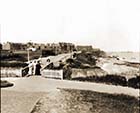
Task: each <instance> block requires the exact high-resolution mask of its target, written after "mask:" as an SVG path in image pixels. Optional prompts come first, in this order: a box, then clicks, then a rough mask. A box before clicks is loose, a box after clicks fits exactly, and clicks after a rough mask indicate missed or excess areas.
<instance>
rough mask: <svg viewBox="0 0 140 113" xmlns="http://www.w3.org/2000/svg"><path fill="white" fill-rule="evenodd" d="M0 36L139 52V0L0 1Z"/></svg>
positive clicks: (5, 38)
mask: <svg viewBox="0 0 140 113" xmlns="http://www.w3.org/2000/svg"><path fill="white" fill-rule="evenodd" d="M0 39H1V42H2V43H3V42H7V41H9V42H24V43H26V42H29V41H32V42H37V43H53V42H54V43H57V42H72V43H74V44H77V45H80V44H83V45H92V46H93V47H96V48H101V49H103V50H105V51H139V49H140V47H139V46H140V0H0Z"/></svg>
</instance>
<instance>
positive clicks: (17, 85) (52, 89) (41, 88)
mask: <svg viewBox="0 0 140 113" xmlns="http://www.w3.org/2000/svg"><path fill="white" fill-rule="evenodd" d="M4 79H5V80H8V81H9V82H12V83H14V86H13V87H7V88H2V89H1V106H2V107H1V108H2V109H1V112H2V113H30V112H31V111H32V109H33V108H34V105H35V104H36V102H37V101H38V100H39V99H40V98H42V97H43V96H44V95H48V94H53V95H54V98H55V93H57V92H58V91H59V90H60V89H75V90H85V91H86V90H88V91H94V92H100V93H108V94H124V95H129V96H133V97H136V98H138V97H139V89H133V88H128V87H122V86H113V85H105V84H101V83H88V82H86V83H85V82H79V81H68V80H55V79H48V78H43V77H41V76H31V77H23V78H4ZM53 95H50V96H51V98H52V96H53ZM56 99H57V98H56Z"/></svg>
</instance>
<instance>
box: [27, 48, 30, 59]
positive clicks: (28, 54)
mask: <svg viewBox="0 0 140 113" xmlns="http://www.w3.org/2000/svg"><path fill="white" fill-rule="evenodd" d="M27 57H28V62H29V61H30V50H29V49H28V50H27Z"/></svg>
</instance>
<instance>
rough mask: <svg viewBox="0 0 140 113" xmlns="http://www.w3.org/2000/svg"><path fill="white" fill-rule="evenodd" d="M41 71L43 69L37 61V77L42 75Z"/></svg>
mask: <svg viewBox="0 0 140 113" xmlns="http://www.w3.org/2000/svg"><path fill="white" fill-rule="evenodd" d="M40 69H41V65H40V62H39V61H37V64H36V69H35V75H41V73H40Z"/></svg>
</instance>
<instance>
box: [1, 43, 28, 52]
mask: <svg viewBox="0 0 140 113" xmlns="http://www.w3.org/2000/svg"><path fill="white" fill-rule="evenodd" d="M2 49H3V50H10V51H17V50H21V51H22V50H26V49H27V45H26V44H23V43H12V42H7V43H4V44H3V45H2Z"/></svg>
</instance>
